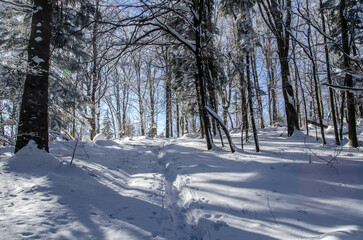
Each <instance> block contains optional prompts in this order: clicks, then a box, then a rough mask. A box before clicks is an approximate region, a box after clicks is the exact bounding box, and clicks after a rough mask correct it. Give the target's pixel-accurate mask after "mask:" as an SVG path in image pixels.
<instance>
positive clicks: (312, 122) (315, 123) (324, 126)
mask: <svg viewBox="0 0 363 240" xmlns="http://www.w3.org/2000/svg"><path fill="white" fill-rule="evenodd" d="M307 122H308V123H310V124H313V125H315V126H318V127H322V124H320V123H317V122H315V121H313V120H309V119H308V120H307ZM323 128H328V126H327V125H325V124H323Z"/></svg>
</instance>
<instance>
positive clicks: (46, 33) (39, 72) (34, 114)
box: [15, 0, 53, 152]
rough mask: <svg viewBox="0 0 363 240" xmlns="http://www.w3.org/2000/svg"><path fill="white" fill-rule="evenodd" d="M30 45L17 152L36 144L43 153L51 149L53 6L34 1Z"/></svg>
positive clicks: (39, 0)
mask: <svg viewBox="0 0 363 240" xmlns="http://www.w3.org/2000/svg"><path fill="white" fill-rule="evenodd" d="M34 9H35V11H33V16H32V22H31V33H30V39H29V44H28V67H27V75H26V79H25V83H24V92H23V97H22V102H21V108H20V116H19V125H18V135H17V140H16V145H15V152H18V151H19V150H20V149H22V148H23V147H24V146H26V145H27V144H28V142H29V141H30V140H34V141H35V142H36V144H37V146H38V148H40V149H44V150H45V151H47V152H49V147H48V77H49V58H50V38H51V32H52V31H51V18H52V10H53V6H52V2H51V1H41V0H34Z"/></svg>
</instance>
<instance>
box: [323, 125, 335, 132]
mask: <svg viewBox="0 0 363 240" xmlns="http://www.w3.org/2000/svg"><path fill="white" fill-rule="evenodd" d="M333 132H334V128H333V127H332V126H328V128H327V129H326V130H325V133H326V134H329V133H333Z"/></svg>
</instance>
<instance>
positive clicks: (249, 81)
mask: <svg viewBox="0 0 363 240" xmlns="http://www.w3.org/2000/svg"><path fill="white" fill-rule="evenodd" d="M246 67H247V68H246V72H247V79H246V81H247V91H248V105H249V107H250V117H251V125H252V132H253V138H254V141H255V147H256V152H259V151H260V146H259V143H258V136H257V129H256V124H255V117H254V116H253V112H254V111H253V102H252V89H251V77H250V56H249V54H246Z"/></svg>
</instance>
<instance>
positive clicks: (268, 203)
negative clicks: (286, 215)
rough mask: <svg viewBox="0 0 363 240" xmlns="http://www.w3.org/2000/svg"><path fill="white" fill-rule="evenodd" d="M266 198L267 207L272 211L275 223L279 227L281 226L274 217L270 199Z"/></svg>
mask: <svg viewBox="0 0 363 240" xmlns="http://www.w3.org/2000/svg"><path fill="white" fill-rule="evenodd" d="M266 198H267V206H268V208H269V209H270V213H271V216H272V217H273V219H274V221H275V223H276V225H277V226H279V224H278V223H277V221H276V218H275V215H274V213H273V212H272V209H271V206H270V200H269V199H268V196H267V197H266Z"/></svg>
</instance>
